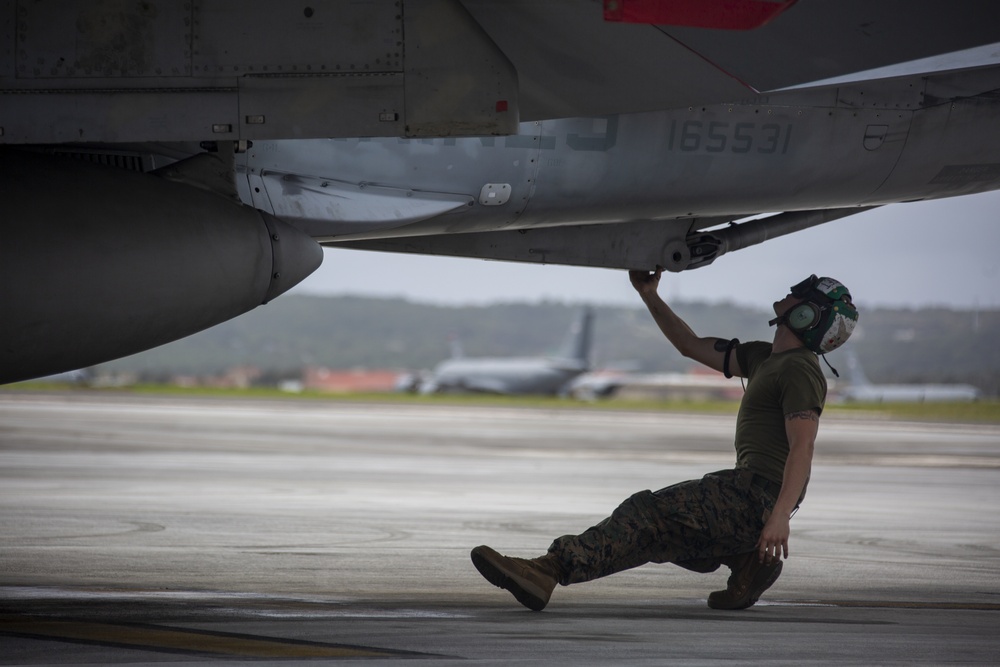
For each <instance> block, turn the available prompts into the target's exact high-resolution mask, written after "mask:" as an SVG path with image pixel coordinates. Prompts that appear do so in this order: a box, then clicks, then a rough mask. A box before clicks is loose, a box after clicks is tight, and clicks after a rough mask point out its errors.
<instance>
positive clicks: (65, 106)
mask: <svg viewBox="0 0 1000 667" xmlns="http://www.w3.org/2000/svg"><path fill="white" fill-rule="evenodd" d="M0 9H2V11H0V39H2V40H5V42H6V43H0V98H2V100H3V106H2V110H0V144H50V143H64V142H81V141H83V142H114V143H121V142H150V141H206V140H216V141H247V140H259V139H295V138H319V137H356V136H409V137H425V136H438V137H440V136H481V135H505V134H514V133H516V132H517V126H518V123H519V122H524V121H534V120H545V119H552V118H567V117H586V116H596V115H602V114H610V113H633V112H641V111H649V110H658V109H672V108H679V107H686V106H694V105H702V104H710V103H715V102H722V101H733V100H739V99H741V98H744V97H746V96H748V95H753V94H756V93H757V92H759V91H768V90H774V89H776V88H781V87H786V86H790V85H796V84H801V83H804V82H807V81H813V80H816V79H823V78H827V77H832V76H838V75H843V74H846V73H850V72H856V71H859V70H865V69H870V68H872V67H877V66H881V65H888V64H892V63H896V62H901V61H905V60H912V59H915V58H920V57H925V56H930V55H935V54H939V53H944V52H947V51H952V50H956V49H961V48H969V47H973V46H977V45H981V44H987V43H992V42H997V41H1000V27H998V26H1000V4H997V3H975V6H974V7H970V6H969V4H968V3H967V4H962V5H954V6H948V7H947V8H944V6H943V5H942V4H941V3H939V2H929V1H926V0H923V1H921V0H882V1H880V2H870V0H838V1H836V2H818V1H815V0H813V1H807V0H802V1H799V2H795V1H794V0H680V1H671V2H663V1H660V0H604V2H598V1H596V0H545V1H544V2H539V1H538V0H503V1H500V0H461V1H460V0H405V1H398V0H367V1H366V2H338V1H336V0H326V1H319V2H312V3H309V4H308V5H306V6H300V5H293V4H289V3H276V2H270V1H269V0H242V1H241V2H235V1H233V0H200V1H199V2H180V0H155V1H150V2H143V3H122V2H117V1H114V0H101V1H98V2H88V3H79V2H73V1H72V0H38V1H37V2H17V1H15V0H6V1H5V2H4V3H3V4H2V5H0ZM734 12H744V13H748V14H750V15H754V13H755V12H756V14H757V15H759V17H760V19H759V20H758V21H757V22H754V21H749V22H744V23H740V22H738V21H737V22H736V23H735V24H734V23H733V21H732V20H731V18H732V16H733V15H734ZM761 21H763V24H762V25H758V23H760V22H761ZM657 22H660V23H661V24H660V25H653V24H654V23H657ZM732 28H753V29H750V30H743V29H732Z"/></svg>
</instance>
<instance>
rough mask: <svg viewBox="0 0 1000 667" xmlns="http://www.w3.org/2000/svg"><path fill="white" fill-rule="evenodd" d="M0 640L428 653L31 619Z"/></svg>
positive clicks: (253, 653)
mask: <svg viewBox="0 0 1000 667" xmlns="http://www.w3.org/2000/svg"><path fill="white" fill-rule="evenodd" d="M0 634H5V635H14V636H18V637H26V638H32V639H47V640H55V641H64V642H71V643H82V644H97V645H101V646H110V647H117V648H129V649H141V650H148V651H157V652H165V653H186V654H199V655H212V656H224V657H231V658H272V659H281V658H284V659H308V658H415V657H420V658H428V657H445V656H435V655H433V654H429V653H416V652H413V651H398V650H395V649H382V648H375V647H370V646H355V645H350V644H327V643H323V642H310V641H303V640H297V639H281V638H278V637H259V636H254V635H243V634H236V633H228V632H211V631H207V630H191V629H186V628H171V627H165V626H156V625H143V624H132V623H128V624H122V623H95V622H92V621H76V620H63V619H50V618H42V617H33V616H12V615H0Z"/></svg>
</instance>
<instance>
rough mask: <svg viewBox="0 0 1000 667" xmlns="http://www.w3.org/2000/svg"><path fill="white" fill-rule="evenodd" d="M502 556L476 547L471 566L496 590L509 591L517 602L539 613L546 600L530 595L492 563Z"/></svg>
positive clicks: (484, 548) (488, 549)
mask: <svg viewBox="0 0 1000 667" xmlns="http://www.w3.org/2000/svg"><path fill="white" fill-rule="evenodd" d="M502 558H503V556H501V555H500V554H498V553H497V552H495V551H493V550H492V549H490V548H489V547H476V548H475V549H473V550H472V564H473V565H474V566H475V567H476V569H477V570H479V574H481V575H483V578H484V579H486V581H488V582H490V583H491V584H493V585H494V586H496V587H497V588H502V589H504V590H505V591H509V592H510V593H511V594H512V595H513V596H514V599H516V600H517V601H518V602H520V603H521V604H523V605H524V606H525V607H527V608H528V609H530V610H532V611H541V610H542V609H545V605H547V604H548V603H549V601H548V599H545V598H542V597H540V596H539V595H538V594H537V593H532V592H530V591H528V590H527V589H525V588H524V587H522V585H521V584H520V583H519V582H518V581H517V579H515V578H514V577H511V576H510V575H508V574H507V573H506V572H504V571H503V569H501V567H500V566H499V565H498V564H497V563H495V562H493V561H494V560H499V559H502Z"/></svg>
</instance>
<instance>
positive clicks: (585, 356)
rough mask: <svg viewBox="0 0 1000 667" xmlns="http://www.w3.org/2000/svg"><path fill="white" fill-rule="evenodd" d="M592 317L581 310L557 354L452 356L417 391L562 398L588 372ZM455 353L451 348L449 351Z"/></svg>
mask: <svg viewBox="0 0 1000 667" xmlns="http://www.w3.org/2000/svg"><path fill="white" fill-rule="evenodd" d="M593 320H594V314H593V312H592V311H591V309H590V308H585V309H584V310H583V311H581V312H580V315H579V316H578V317H577V318H576V320H574V322H573V324H572V325H571V326H570V329H569V331H568V332H567V334H566V340H565V342H564V343H563V345H562V347H560V348H559V350H558V351H557V352H555V353H554V354H552V355H549V356H542V357H498V358H475V357H465V356H453V357H452V358H451V359H448V360H446V361H443V362H441V363H440V364H438V366H437V368H435V369H434V371H433V373H432V374H431V376H430V377H429V378H427V379H426V380H425V381H424V382H423V383H421V385H420V387H419V391H420V392H421V393H424V394H432V393H456V392H459V393H485V394H506V395H515V394H540V395H550V396H553V395H563V394H565V393H566V392H567V391H568V389H569V387H570V384H571V383H572V382H573V380H574V379H576V378H577V377H579V376H581V375H582V374H584V373H586V372H587V371H588V370H590V361H591V359H590V357H591V350H592V347H593V336H594V334H593V330H594V324H593ZM454 349H456V348H455V347H453V350H454Z"/></svg>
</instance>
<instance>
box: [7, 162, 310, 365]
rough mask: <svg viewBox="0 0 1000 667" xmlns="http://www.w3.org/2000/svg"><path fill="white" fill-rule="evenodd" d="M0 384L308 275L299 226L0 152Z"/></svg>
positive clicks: (152, 338) (207, 197)
mask: <svg viewBox="0 0 1000 667" xmlns="http://www.w3.org/2000/svg"><path fill="white" fill-rule="evenodd" d="M0 198H2V201H3V214H2V218H0V227H2V231H3V236H2V241H0V285H2V290H3V291H2V296H0V312H2V313H3V326H2V327H0V382H4V383H5V382H15V381H19V380H25V379H30V378H33V377H40V376H44V375H49V374H53V373H58V372H62V371H68V370H72V369H76V368H81V367H84V366H89V365H93V364H96V363H100V362H102V361H107V360H110V359H114V358H118V357H122V356H125V355H129V354H133V353H136V352H140V351H142V350H146V349H149V348H151V347H155V346H157V345H162V344H164V343H167V342H170V341H173V340H176V339H178V338H182V337H184V336H187V335H190V334H192V333H195V332H197V331H201V330H202V329H206V328H208V327H211V326H213V325H215V324H218V323H220V322H223V321H225V320H228V319H231V318H233V317H236V316H237V315H241V314H243V313H245V312H247V311H249V310H252V309H253V308H255V307H256V306H258V305H260V304H261V303H266V302H267V301H268V300H270V299H273V298H274V297H276V296H278V295H279V294H282V293H283V292H285V291H287V290H288V289H289V288H290V287H292V286H293V285H295V284H296V283H298V282H299V281H301V280H302V279H303V278H305V277H306V276H307V275H309V274H310V273H312V272H313V271H314V270H315V269H316V268H317V267H318V266H319V265H320V263H321V262H322V260H323V252H322V249H321V248H320V246H319V245H317V244H316V243H315V242H314V241H313V240H312V239H311V238H310V237H308V236H306V235H305V234H303V233H301V232H299V231H298V230H296V229H295V228H293V227H290V226H289V225H287V224H285V223H282V222H281V221H279V220H277V219H275V218H274V217H272V216H269V215H268V214H266V213H262V212H260V211H257V210H255V209H253V208H250V207H247V206H243V205H241V204H239V203H236V202H234V201H232V200H230V199H228V198H226V197H225V196H222V195H220V194H217V193H215V192H211V191H207V190H201V189H198V188H195V187H191V186H189V185H184V184H180V183H175V182H171V181H169V180H166V179H164V178H161V177H158V176H155V175H149V174H141V173H136V172H132V171H127V170H124V169H117V168H112V167H105V166H101V165H96V164H89V163H86V162H84V161H81V160H75V159H71V158H66V157H60V156H50V155H41V154H36V153H30V152H23V151H14V150H6V151H3V150H0Z"/></svg>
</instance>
